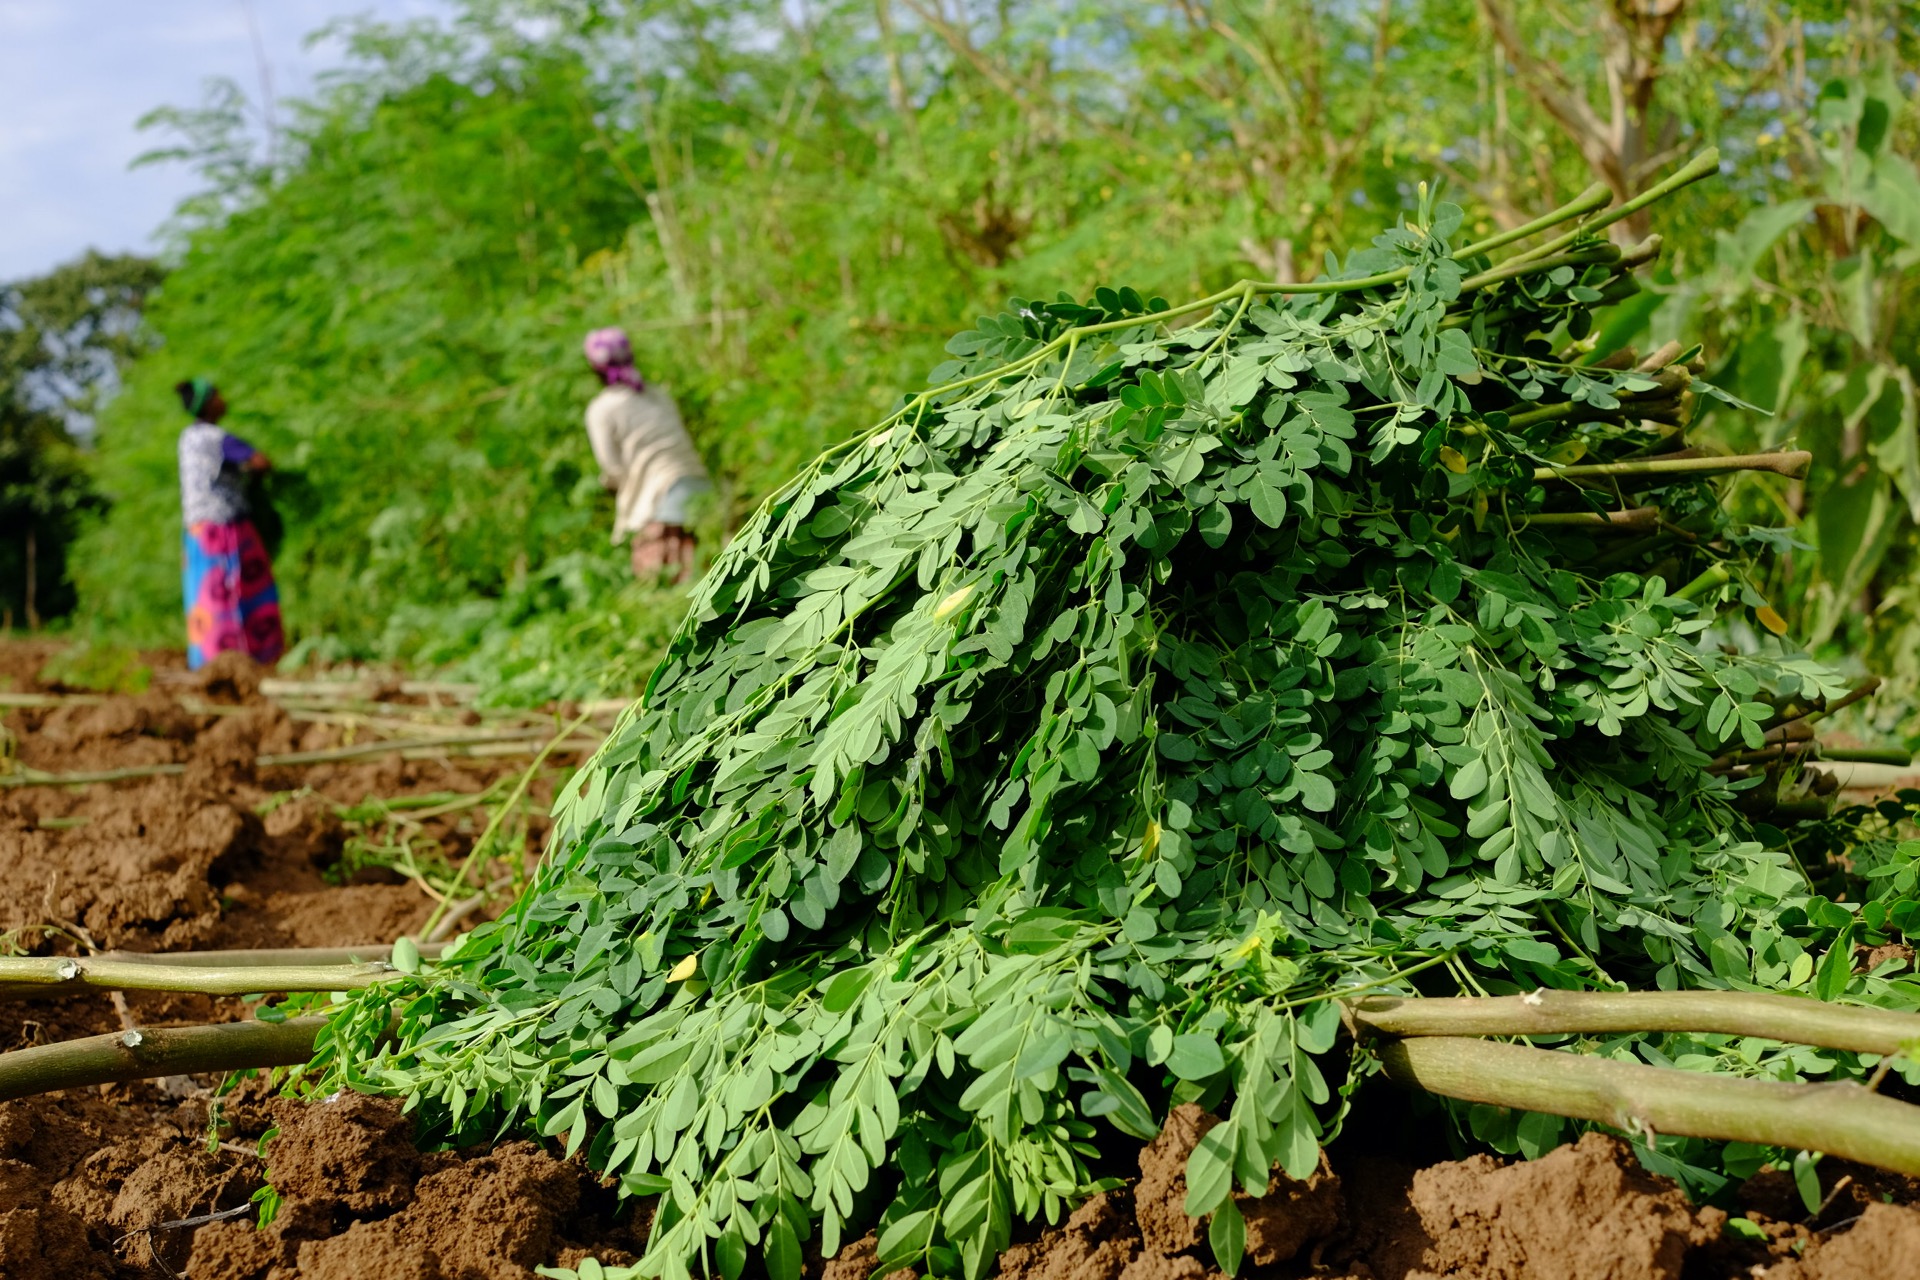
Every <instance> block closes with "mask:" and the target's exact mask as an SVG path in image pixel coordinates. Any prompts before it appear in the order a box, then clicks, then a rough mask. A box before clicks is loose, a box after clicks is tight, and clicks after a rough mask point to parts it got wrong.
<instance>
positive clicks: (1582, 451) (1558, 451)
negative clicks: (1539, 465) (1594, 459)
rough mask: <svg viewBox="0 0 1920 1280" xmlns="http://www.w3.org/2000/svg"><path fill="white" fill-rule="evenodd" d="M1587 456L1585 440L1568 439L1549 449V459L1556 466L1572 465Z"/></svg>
mask: <svg viewBox="0 0 1920 1280" xmlns="http://www.w3.org/2000/svg"><path fill="white" fill-rule="evenodd" d="M1586 456H1587V442H1586V441H1585V440H1567V441H1564V442H1562V443H1560V444H1557V445H1555V446H1554V447H1553V448H1551V449H1549V450H1547V461H1548V462H1551V463H1552V464H1553V465H1554V466H1556V467H1570V466H1572V465H1573V464H1574V463H1576V462H1578V461H1580V459H1582V458H1584V457H1586Z"/></svg>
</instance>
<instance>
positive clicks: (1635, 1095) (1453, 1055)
mask: <svg viewBox="0 0 1920 1280" xmlns="http://www.w3.org/2000/svg"><path fill="white" fill-rule="evenodd" d="M1380 1061H1381V1063H1382V1065H1383V1066H1385V1068H1386V1073H1387V1076H1388V1077H1389V1078H1390V1079H1393V1080H1397V1081H1399V1082H1400V1083H1401V1084H1407V1085H1412V1086H1414V1087H1416V1088H1419V1089H1424V1090H1426V1091H1427V1092H1428V1093H1433V1094H1438V1095H1439V1096H1441V1097H1444V1098H1457V1099H1459V1100H1460V1101H1463V1102H1484V1103H1488V1104H1490V1105H1492V1106H1497V1107H1511V1108H1514V1109H1515V1110H1520V1111H1534V1112H1541V1113H1544V1114H1546V1115H1555V1116H1570V1117H1572V1118H1574V1119H1577V1120H1592V1121H1595V1122H1596V1123H1599V1124H1605V1125H1612V1126H1613V1127H1614V1128H1616V1129H1621V1130H1624V1131H1626V1132H1628V1133H1631V1134H1635V1135H1637V1136H1639V1137H1642V1138H1645V1139H1650V1138H1652V1136H1653V1135H1655V1134H1662V1133H1666V1134H1678V1135H1681V1136H1685V1137H1693V1138H1716V1139H1721V1140H1725V1141H1729V1142H1751V1143H1754V1144H1756V1145H1759V1146H1765V1147H1793V1148H1798V1149H1800V1150H1803V1151H1824V1152H1826V1153H1827V1154H1829V1155H1835V1156H1840V1157H1842V1158H1843V1159H1847V1160H1857V1161H1859V1162H1860V1163H1862V1164H1870V1165H1873V1166H1874V1167H1876V1168H1880V1169H1890V1170H1893V1171H1894V1172H1896V1173H1905V1174H1911V1175H1920V1107H1914V1106H1909V1105H1908V1104H1907V1103H1904V1102H1895V1101H1894V1100H1893V1099H1891V1098H1884V1097H1881V1096H1880V1095H1879V1094H1877V1093H1874V1092H1872V1091H1870V1090H1868V1089H1867V1088H1865V1087H1864V1086H1862V1085H1858V1084H1853V1083H1825V1084H1783V1083H1780V1082H1778V1081H1773V1080H1738V1079H1729V1078H1727V1077H1725V1076H1716V1075H1707V1074H1704V1073H1701V1072H1697V1071H1680V1070H1676V1069H1674V1068H1671V1067H1649V1066H1641V1065H1639V1064H1637V1063H1627V1062H1618V1061H1615V1060H1614V1059H1611V1058H1597V1057H1590V1056H1586V1055H1583V1054H1575V1053H1560V1052H1556V1051H1554V1050H1551V1049H1529V1048H1525V1047H1523V1046H1521V1045H1513V1044H1501V1043H1498V1042H1495V1041H1489V1040H1474V1039H1460V1038H1457V1037H1452V1036H1433V1037H1421V1038H1415V1039H1408V1040H1393V1041H1389V1042H1388V1043H1386V1044H1384V1045H1382V1046H1381V1047H1380Z"/></svg>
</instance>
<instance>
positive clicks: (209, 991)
mask: <svg viewBox="0 0 1920 1280" xmlns="http://www.w3.org/2000/svg"><path fill="white" fill-rule="evenodd" d="M398 976H400V975H399V971H398V970H396V969H395V968H394V967H393V966H392V965H390V964H383V963H373V964H343V965H312V964H308V965H247V966H241V967H237V968H227V967H207V966H200V965H163V964H143V963H137V962H135V963H129V962H128V961H125V960H112V959H105V958H102V957H98V956H84V957H72V956H53V957H47V958H38V957H36V958H31V959H24V960H21V959H0V999H6V998H20V997H33V996H51V995H61V994H64V993H66V992H69V991H77V990H80V989H82V988H85V987H99V988H101V989H103V990H107V991H192V992H197V993H199V994H201V995H209V996H244V995H265V994H266V993H268V992H278V991H357V990H359V989H360V988H362V987H370V986H373V985H374V984H375V983H380V982H390V981H392V980H393V979H394V978H396V977H398Z"/></svg>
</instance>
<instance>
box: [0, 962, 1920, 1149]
mask: <svg viewBox="0 0 1920 1280" xmlns="http://www.w3.org/2000/svg"><path fill="white" fill-rule="evenodd" d="M406 945H409V946H411V945H413V944H406ZM437 950H438V949H437V948H435V947H432V946H431V944H428V945H425V946H421V947H419V948H418V952H419V953H424V954H426V955H432V954H434V953H435V952H436V951H437ZM319 954H321V953H314V952H301V951H287V952H235V953H227V955H226V956H225V957H224V959H225V961H226V963H225V965H224V966H223V967H218V968H216V967H212V966H211V964H209V963H206V962H212V961H215V960H219V959H221V958H222V953H218V952H211V953H198V954H196V955H193V956H191V957H189V956H176V957H141V958H139V959H138V960H137V961H136V960H135V958H133V957H126V956H122V957H99V958H95V959H92V960H82V961H75V960H26V961H0V983H12V984H20V983H24V982H29V981H35V982H40V983H41V985H40V987H39V989H38V990H36V991H34V992H33V994H36V995H46V994H51V993H54V992H60V991H67V990H71V989H73V988H74V987H75V986H79V985H85V986H88V987H91V988H94V989H112V990H126V991H136V990H137V991H178V992H197V993H201V994H207V995H231V994H238V993H240V992H243V991H250V992H264V991H294V990H300V991H342V990H350V989H355V988H358V987H362V986H366V985H368V984H370V983H373V982H379V981H386V980H390V979H391V978H393V977H395V976H398V975H397V974H396V971H395V970H394V969H393V968H392V966H390V965H385V964H380V963H378V962H375V963H355V964H344V965H334V966H325V965H320V964H315V963H312V961H313V960H314V959H316V958H317V956H318V955H319ZM325 954H327V955H333V954H337V952H328V953H325ZM187 959H192V960H194V961H196V962H199V963H195V964H192V965H189V964H174V963H172V961H174V960H187ZM203 965H205V967H203ZM1341 1014H1342V1018H1343V1020H1344V1022H1345V1025H1346V1027H1347V1029H1348V1031H1349V1033H1350V1034H1351V1035H1352V1036H1353V1038H1354V1040H1355V1042H1356V1047H1357V1048H1359V1049H1362V1050H1363V1051H1367V1052H1372V1053H1374V1054H1376V1055H1377V1056H1378V1058H1379V1060H1380V1062H1381V1064H1382V1066H1383V1067H1384V1069H1385V1072H1386V1074H1387V1076H1388V1077H1389V1078H1390V1079H1393V1080H1395V1081H1397V1082H1399V1083H1402V1084H1405V1085H1407V1086H1409V1087H1413V1088H1418V1089H1423V1090H1425V1091H1426V1092H1428V1093H1433V1094H1437V1095H1439V1096H1442V1097H1448V1098H1455V1099H1460V1100H1462V1101H1469V1102H1483V1103H1489V1104H1492V1105H1495V1106H1502V1107H1512V1108H1515V1109H1519V1110H1526V1111H1537V1112H1544V1113H1546V1114H1550V1115H1559V1116H1568V1117H1572V1118H1575V1119H1581V1120H1589V1121H1592V1122H1594V1123H1597V1124H1602V1125H1606V1126H1608V1127H1610V1128H1613V1129H1617V1130H1620V1131H1622V1132H1624V1133H1626V1134H1628V1135H1630V1136H1633V1137H1636V1138H1642V1139H1646V1138H1650V1137H1651V1136H1652V1135H1655V1134H1671V1135H1679V1136H1687V1137H1699V1138H1714V1139H1723V1140H1729V1141H1739V1142H1749V1143H1755V1144H1759V1145H1763V1146H1774V1147H1794V1148H1801V1149H1805V1150H1813V1151H1822V1152H1826V1153H1828V1154H1831V1155H1835V1156H1839V1157H1842V1158H1844V1159H1848V1160H1856V1161H1859V1162H1860V1163H1862V1164H1869V1165H1873V1166H1875V1167H1877V1168H1882V1169H1888V1170H1891V1171H1893V1172H1896V1173H1904V1174H1909V1175H1914V1176H1920V1107H1914V1106H1911V1105H1908V1104H1906V1103H1902V1102H1897V1101H1895V1100H1893V1099H1891V1098H1887V1097H1883V1096H1881V1095H1879V1094H1877V1093H1875V1092H1873V1091H1872V1090H1871V1089H1869V1088H1867V1087H1865V1086H1862V1085H1856V1084H1850V1083H1835V1084H1782V1083H1779V1082H1775V1081H1765V1080H1728V1079H1724V1078H1720V1077H1714V1076H1705V1075H1702V1074H1700V1073H1697V1072H1690V1071H1681V1070H1677V1069H1674V1068H1671V1067H1653V1066H1644V1065H1640V1064H1635V1063H1625V1062H1620V1061H1617V1060H1615V1059H1612V1058H1602V1057H1597V1056H1593V1055H1588V1054H1582V1053H1578V1052H1566V1051H1561V1050H1549V1049H1537V1048H1530V1047H1526V1046H1522V1045H1517V1044H1512V1043H1507V1042H1505V1040H1506V1038H1518V1037H1569V1036H1579V1035H1587V1034H1601V1033H1618V1032H1636V1031H1677V1032H1688V1033H1692V1034H1697V1035H1734V1036H1749V1037H1755V1038H1759V1039H1763V1040H1772V1041H1777V1042H1782V1043H1788V1044H1802V1045H1812V1046H1815V1047H1819V1048H1826V1049H1843V1050H1850V1051H1853V1052H1858V1053H1871V1054H1878V1055H1881V1056H1882V1057H1883V1058H1887V1059H1891V1058H1893V1057H1895V1056H1905V1057H1907V1058H1909V1059H1910V1060H1911V1059H1914V1058H1915V1057H1916V1056H1917V1055H1920V1016H1917V1015H1913V1014H1905V1013H1896V1012H1891V1011H1888V1010H1884V1009H1874V1008H1869V1007H1857V1006H1845V1005H1833V1004H1827V1003H1824V1002H1822V1001H1819V1000H1814V999H1809V998H1804V997H1796V996H1781V995H1765V994H1752V993H1746V992H1735V991H1684V992H1665V991H1651V992H1627V993H1606V992H1579V991H1552V990H1541V991H1536V992H1533V993H1530V994H1528V995H1522V996H1496V997H1474V996H1467V997H1439V998H1419V997H1414V998H1407V997H1393V996H1362V997H1357V998H1350V999H1347V1000H1345V1001H1343V1002H1342V1006H1341ZM325 1025H326V1020H325V1019H324V1018H318V1017H306V1018H293V1019H287V1020H284V1021H278V1022H248V1023H228V1024H220V1025H215V1026H205V1027H188V1028H168V1029H140V1030H136V1031H128V1032H121V1033H117V1034H113V1035H102V1036H92V1037H88V1038H86V1039H82V1040H73V1041H68V1042H65V1043H61V1044H53V1045H43V1046H40V1047H38V1048H33V1049H21V1050H16V1051H14V1052H12V1053H5V1054H0V1101H7V1100H10V1099H13V1098H19V1097H24V1096H27V1095H30V1094H35V1093H44V1092H50V1091H54V1090H59V1089H74V1088H81V1087H84V1086H87V1085H96V1084H107V1083H114V1082H122V1081H128V1080H138V1079H148V1078H155V1077H159V1076H167V1075H179V1074H185V1073H200V1072H207V1073H216V1072H228V1071H240V1070H248V1069H254V1070H259V1069H266V1068H271V1067H281V1066H290V1065H294V1064H297V1063H300V1062H304V1061H305V1060H306V1059H307V1057H308V1056H309V1055H310V1054H311V1052H312V1047H313V1042H314V1037H315V1036H316V1035H317V1034H318V1033H319V1031H320V1030H321V1029H322V1028H323V1027H324V1026H325Z"/></svg>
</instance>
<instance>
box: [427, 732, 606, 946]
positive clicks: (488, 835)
mask: <svg viewBox="0 0 1920 1280" xmlns="http://www.w3.org/2000/svg"><path fill="white" fill-rule="evenodd" d="M587 715H588V713H587V712H585V711H582V712H581V713H580V714H579V716H577V717H576V718H575V719H574V721H573V723H572V724H569V725H568V726H567V727H566V728H564V729H562V730H560V732H559V733H557V734H554V735H553V737H552V739H551V740H549V741H548V743H547V745H546V746H544V747H542V748H540V752H539V754H538V755H536V756H534V758H533V763H532V764H530V765H528V766H527V768H526V771H525V772H523V773H522V774H521V775H520V781H519V782H517V783H515V784H514V788H513V791H512V792H511V793H510V794H509V795H508V796H507V798H506V799H505V800H504V801H502V802H501V803H500V804H499V805H498V806H497V807H495V809H494V811H493V814H492V816H491V817H489V818H488V819H487V829H486V830H485V831H482V832H481V833H480V838H479V839H478V840H475V841H474V842H473V848H471V849H469V850H468V851H467V856H466V857H465V858H464V859H462V860H461V862H460V869H459V870H458V871H457V872H455V874H454V877H453V883H452V884H451V885H449V886H447V890H446V893H445V895H444V896H443V897H442V898H441V899H440V901H439V902H438V903H437V904H436V905H435V906H434V909H433V914H432V915H430V916H428V917H427V923H426V925H425V927H423V928H422V929H421V930H420V936H421V937H422V938H425V939H427V940H428V941H432V942H439V941H441V939H442V938H443V936H444V932H443V931H442V930H441V928H440V926H441V925H442V924H443V923H444V922H445V919H446V918H447V913H448V904H449V902H450V901H451V900H452V898H453V895H454V894H455V893H457V892H459V890H460V888H461V886H463V885H465V884H466V882H467V876H468V874H469V873H470V872H471V871H472V870H473V868H474V866H475V864H476V863H478V862H479V861H480V857H481V855H482V854H483V853H485V852H487V851H488V850H490V849H491V848H492V847H493V842H494V839H495V837H496V836H497V835H498V833H499V831H500V824H501V823H502V822H503V821H504V820H505V819H506V816H507V815H508V814H509V813H511V812H513V809H514V806H515V805H517V804H519V803H520V797H521V796H524V795H525V794H527V788H528V787H529V786H531V785H532V784H533V779H534V775H535V774H537V773H539V772H540V766H541V765H543V764H545V763H546V762H547V757H548V756H549V755H551V754H553V752H554V751H555V750H557V749H558V748H559V747H560V745H561V744H562V743H564V742H565V741H566V740H567V739H568V738H570V737H572V736H573V732H574V730H576V729H578V728H579V727H580V726H581V725H583V724H585V723H586V722H587ZM472 909H473V907H472V906H471V905H467V904H462V909H461V911H460V916H461V917H462V918H464V917H465V916H466V914H467V913H468V912H469V911H471V910H472Z"/></svg>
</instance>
